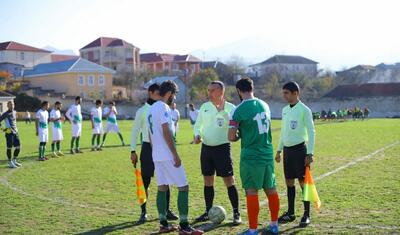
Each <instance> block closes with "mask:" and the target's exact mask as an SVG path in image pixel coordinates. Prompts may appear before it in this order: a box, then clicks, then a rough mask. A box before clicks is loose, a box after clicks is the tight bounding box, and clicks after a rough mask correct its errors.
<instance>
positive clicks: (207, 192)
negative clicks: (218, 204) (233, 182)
mask: <svg viewBox="0 0 400 235" xmlns="http://www.w3.org/2000/svg"><path fill="white" fill-rule="evenodd" d="M204 200H205V202H206V212H208V211H209V210H210V209H211V207H212V206H213V201H214V186H204Z"/></svg>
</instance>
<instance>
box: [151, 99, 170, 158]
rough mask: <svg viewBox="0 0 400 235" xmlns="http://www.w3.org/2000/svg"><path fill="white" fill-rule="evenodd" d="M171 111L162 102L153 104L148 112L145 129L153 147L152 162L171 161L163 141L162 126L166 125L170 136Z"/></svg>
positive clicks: (165, 143)
mask: <svg viewBox="0 0 400 235" xmlns="http://www.w3.org/2000/svg"><path fill="white" fill-rule="evenodd" d="M170 113H171V110H170V108H169V107H168V105H167V104H165V103H164V102H162V101H157V102H156V103H154V104H153V105H152V106H151V107H150V109H149V112H148V114H147V115H148V116H147V123H146V124H147V128H148V129H149V132H150V140H151V143H152V146H153V151H152V155H153V161H154V162H161V161H170V160H172V159H173V155H172V152H171V150H170V149H169V147H168V145H167V142H166V141H165V139H164V134H163V129H162V125H163V124H164V123H168V126H169V129H170V131H171V135H172V126H173V124H172V119H171V114H170Z"/></svg>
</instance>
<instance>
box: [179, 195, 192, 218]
mask: <svg viewBox="0 0 400 235" xmlns="http://www.w3.org/2000/svg"><path fill="white" fill-rule="evenodd" d="M178 211H179V219H180V223H187V222H188V214H189V192H188V191H179V192H178Z"/></svg>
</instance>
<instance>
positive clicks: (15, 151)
mask: <svg viewBox="0 0 400 235" xmlns="http://www.w3.org/2000/svg"><path fill="white" fill-rule="evenodd" d="M19 151H20V149H19V147H16V148H15V149H14V159H17V157H18V155H19ZM10 152H11V149H10ZM10 155H11V153H10Z"/></svg>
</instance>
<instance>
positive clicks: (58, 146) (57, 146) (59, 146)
mask: <svg viewBox="0 0 400 235" xmlns="http://www.w3.org/2000/svg"><path fill="white" fill-rule="evenodd" d="M56 148H57V151H58V152H60V151H61V143H60V142H57V143H56Z"/></svg>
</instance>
